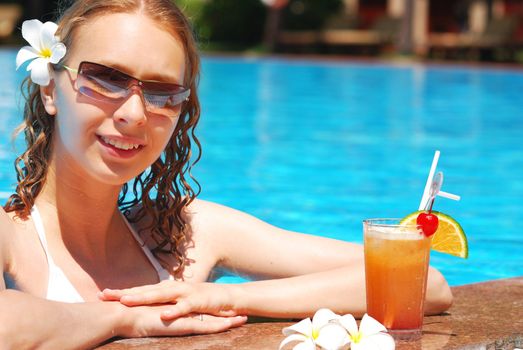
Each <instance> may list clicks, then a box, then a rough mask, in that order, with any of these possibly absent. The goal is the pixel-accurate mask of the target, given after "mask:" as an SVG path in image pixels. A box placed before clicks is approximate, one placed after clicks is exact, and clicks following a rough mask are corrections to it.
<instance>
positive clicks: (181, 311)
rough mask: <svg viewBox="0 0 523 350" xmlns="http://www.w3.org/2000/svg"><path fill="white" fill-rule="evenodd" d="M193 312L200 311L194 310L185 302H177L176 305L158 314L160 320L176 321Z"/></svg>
mask: <svg viewBox="0 0 523 350" xmlns="http://www.w3.org/2000/svg"><path fill="white" fill-rule="evenodd" d="M195 311H200V310H198V309H194V308H193V306H192V305H191V304H190V303H188V302H187V300H178V302H177V303H176V305H173V306H172V307H170V308H168V309H167V310H165V311H162V313H161V314H160V318H161V319H162V320H163V321H172V320H174V319H177V318H179V317H181V316H184V315H187V314H189V313H191V312H195Z"/></svg>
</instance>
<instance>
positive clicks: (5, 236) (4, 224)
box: [0, 207, 14, 290]
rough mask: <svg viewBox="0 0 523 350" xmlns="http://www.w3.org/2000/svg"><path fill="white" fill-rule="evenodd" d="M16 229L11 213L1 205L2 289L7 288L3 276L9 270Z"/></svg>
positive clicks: (0, 279)
mask: <svg viewBox="0 0 523 350" xmlns="http://www.w3.org/2000/svg"><path fill="white" fill-rule="evenodd" d="M13 231H14V224H13V220H12V219H11V217H10V215H9V214H8V213H6V212H5V210H4V208H2V207H0V272H1V276H2V277H1V278H0V290H3V289H5V281H4V278H3V273H4V271H6V270H7V265H8V264H9V261H8V256H9V247H10V237H12V233H13Z"/></svg>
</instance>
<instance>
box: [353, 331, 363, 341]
mask: <svg viewBox="0 0 523 350" xmlns="http://www.w3.org/2000/svg"><path fill="white" fill-rule="evenodd" d="M361 338H362V334H361V332H358V333H356V334H355V335H351V339H352V342H353V343H356V344H357V343H359V342H360V340H361Z"/></svg>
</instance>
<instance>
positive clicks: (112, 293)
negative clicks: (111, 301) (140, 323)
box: [102, 284, 160, 298]
mask: <svg viewBox="0 0 523 350" xmlns="http://www.w3.org/2000/svg"><path fill="white" fill-rule="evenodd" d="M159 287H160V286H159V285H158V284H148V285H144V286H139V287H133V288H125V289H111V288H105V289H104V290H103V291H102V293H104V296H106V297H112V298H121V297H122V296H123V295H134V294H141V293H145V292H148V291H151V290H155V289H158V288H159Z"/></svg>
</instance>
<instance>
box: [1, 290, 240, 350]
mask: <svg viewBox="0 0 523 350" xmlns="http://www.w3.org/2000/svg"><path fill="white" fill-rule="evenodd" d="M166 308H167V306H143V307H132V308H131V307H126V306H124V305H122V304H120V303H101V302H90V303H77V304H69V303H60V302H54V301H49V300H45V299H41V298H37V297H34V296H31V295H29V294H26V293H22V292H18V291H14V290H3V291H1V292H0V310H2V312H0V324H1V325H2V327H0V349H17V350H18V349H34V348H38V349H87V348H92V347H94V346H95V345H97V344H100V343H101V342H103V341H105V340H108V339H110V338H112V337H117V336H120V337H126V338H132V337H146V336H178V335H186V334H204V333H216V332H220V331H224V330H226V329H229V328H231V327H236V326H239V325H241V324H243V323H245V321H246V318H245V317H229V318H226V317H213V316H208V315H207V316H205V318H203V319H202V320H201V319H200V318H199V317H197V315H189V316H187V317H182V318H178V319H176V320H172V321H171V322H163V321H161V320H160V317H159V315H160V313H161V312H162V311H164V310H166Z"/></svg>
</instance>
